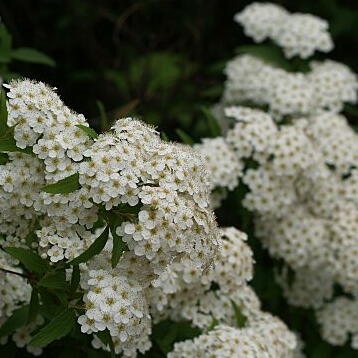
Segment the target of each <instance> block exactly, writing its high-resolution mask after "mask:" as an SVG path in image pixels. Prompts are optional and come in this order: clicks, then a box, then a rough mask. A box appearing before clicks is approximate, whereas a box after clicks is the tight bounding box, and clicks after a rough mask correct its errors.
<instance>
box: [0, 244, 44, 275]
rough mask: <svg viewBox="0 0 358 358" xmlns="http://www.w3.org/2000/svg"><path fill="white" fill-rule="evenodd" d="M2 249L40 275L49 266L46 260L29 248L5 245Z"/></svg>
mask: <svg viewBox="0 0 358 358" xmlns="http://www.w3.org/2000/svg"><path fill="white" fill-rule="evenodd" d="M4 250H5V251H6V252H7V253H8V254H10V255H11V256H12V257H14V258H15V259H17V260H19V261H20V262H21V263H22V264H23V265H24V266H25V268H26V269H27V270H28V271H30V272H36V273H38V274H40V275H42V274H44V273H45V272H46V271H47V270H48V268H49V266H48V263H47V261H45V260H44V259H42V258H41V257H40V256H39V255H37V254H35V253H34V252H33V251H31V250H28V249H23V248H21V247H6V248H4Z"/></svg>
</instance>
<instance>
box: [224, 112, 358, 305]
mask: <svg viewBox="0 0 358 358" xmlns="http://www.w3.org/2000/svg"><path fill="white" fill-rule="evenodd" d="M226 115H227V116H230V117H232V118H234V119H235V123H234V127H233V128H232V129H229V130H228V132H227V135H226V137H225V138H223V140H226V141H227V143H228V144H229V145H230V147H231V149H232V151H233V152H234V153H235V154H236V155H237V160H238V161H239V162H240V163H242V162H243V161H245V160H247V159H249V158H251V159H252V160H254V162H255V163H256V166H255V167H251V168H248V169H246V170H245V171H244V174H243V176H242V181H243V183H245V184H246V186H247V187H248V189H249V192H248V193H247V195H246V197H245V199H244V201H243V204H244V205H245V206H246V207H247V208H248V209H250V210H252V211H253V212H255V215H256V216H255V222H256V234H257V236H258V237H259V238H260V239H261V240H262V242H263V244H264V246H265V247H266V248H267V249H268V250H269V252H270V254H271V255H272V256H273V257H276V258H279V259H282V260H284V261H285V263H286V264H287V265H289V266H290V268H291V270H292V269H293V270H294V281H293V282H289V281H290V280H289V278H288V273H287V272H282V273H281V274H280V275H279V276H278V281H279V283H280V284H281V285H282V286H283V289H284V293H285V295H286V297H287V298H288V301H289V302H290V303H291V304H293V305H299V306H304V307H313V308H315V309H320V308H321V307H322V305H324V304H325V302H327V301H328V300H330V299H332V297H333V294H334V291H333V287H334V285H335V284H339V285H340V286H341V287H342V288H343V290H344V291H345V292H346V293H347V294H350V295H353V297H355V302H357V301H358V296H357V294H358V277H357V272H358V241H357V234H356V233H357V232H358V226H357V222H358V221H357V218H358V170H357V165H358V135H357V134H355V133H354V131H353V130H352V129H351V128H350V126H349V125H348V123H347V120H346V119H345V117H343V116H342V115H339V114H335V113H332V112H324V113H322V114H320V115H314V116H311V117H306V118H301V119H296V120H295V121H293V122H291V123H289V124H286V125H281V126H279V125H277V124H275V122H274V120H273V119H272V118H271V117H270V116H269V115H268V114H266V113H264V112H261V111H259V110H257V109H250V108H242V107H229V108H227V110H226ZM264 133H266V134H267V135H266V136H264V135H263V134H264ZM258 134H261V136H262V137H263V138H262V140H258V138H260V137H258ZM334 307H335V306H334Z"/></svg>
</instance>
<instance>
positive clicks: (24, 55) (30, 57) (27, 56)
mask: <svg viewBox="0 0 358 358" xmlns="http://www.w3.org/2000/svg"><path fill="white" fill-rule="evenodd" d="M11 57H12V58H13V59H15V60H19V61H24V62H31V63H38V64H42V65H47V66H51V67H54V66H55V65H56V62H55V61H54V60H53V59H52V58H51V57H49V56H47V55H45V54H44V53H42V52H40V51H38V50H35V49H33V48H27V47H20V48H17V49H16V50H13V51H12V52H11Z"/></svg>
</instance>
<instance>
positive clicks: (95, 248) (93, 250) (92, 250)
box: [69, 226, 109, 265]
mask: <svg viewBox="0 0 358 358" xmlns="http://www.w3.org/2000/svg"><path fill="white" fill-rule="evenodd" d="M108 234H109V226H107V227H106V228H105V229H104V230H103V232H102V234H101V235H99V236H98V237H97V239H96V240H95V241H94V242H93V243H92V245H91V246H90V247H89V248H88V249H87V250H86V251H84V252H83V253H82V254H81V255H79V256H77V257H76V258H74V259H73V260H72V261H70V262H69V264H71V265H78V264H80V263H81V262H87V261H88V260H89V259H91V258H92V257H93V256H95V255H98V254H99V253H100V252H101V251H102V250H103V248H104V246H105V245H106V242H107V240H108Z"/></svg>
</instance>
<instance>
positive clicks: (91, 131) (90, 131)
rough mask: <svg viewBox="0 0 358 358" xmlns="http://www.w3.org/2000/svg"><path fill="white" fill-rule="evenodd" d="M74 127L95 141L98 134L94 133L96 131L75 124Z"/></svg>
mask: <svg viewBox="0 0 358 358" xmlns="http://www.w3.org/2000/svg"><path fill="white" fill-rule="evenodd" d="M76 127H78V128H79V129H81V130H82V131H83V132H84V133H86V134H87V135H88V136H89V137H90V138H92V139H96V138H98V134H97V133H96V131H95V130H94V129H92V128H90V127H86V126H84V125H82V124H76Z"/></svg>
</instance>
